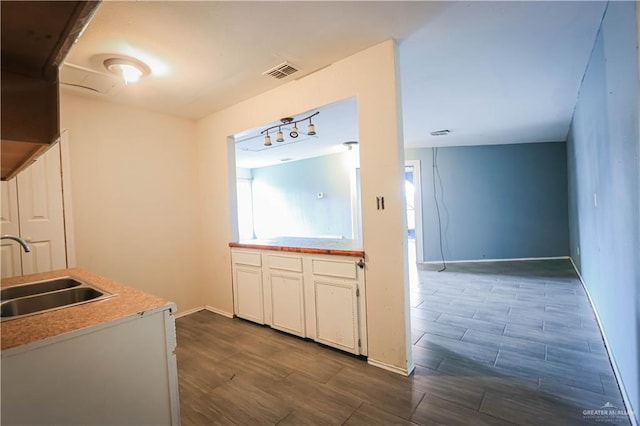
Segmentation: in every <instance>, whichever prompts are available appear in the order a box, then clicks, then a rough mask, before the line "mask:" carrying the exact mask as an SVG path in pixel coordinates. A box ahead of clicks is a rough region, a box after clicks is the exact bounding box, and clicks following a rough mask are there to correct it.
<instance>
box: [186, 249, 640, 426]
mask: <svg viewBox="0 0 640 426" xmlns="http://www.w3.org/2000/svg"><path fill="white" fill-rule="evenodd" d="M411 305H412V307H411V317H412V332H413V359H414V362H415V364H416V369H415V372H414V373H413V375H412V376H410V377H403V376H400V375H397V374H393V373H390V372H387V371H384V370H381V369H379V368H376V367H372V366H369V365H368V364H367V363H366V361H364V360H362V359H361V358H358V357H353V356H350V355H348V354H344V353H342V352H339V351H335V350H332V349H329V348H327V347H324V346H321V345H319V344H316V343H314V342H311V341H308V340H302V339H299V338H296V337H292V336H289V335H287V334H284V333H280V332H277V331H274V330H272V329H270V328H268V327H264V326H260V325H256V324H253V323H250V322H247V321H243V320H240V319H229V318H225V317H222V316H219V315H216V314H213V313H211V312H207V311H200V312H197V313H194V314H191V315H188V316H186V317H183V318H179V319H178V320H176V328H177V334H178V349H177V359H178V374H179V383H180V409H181V418H182V424H183V425H185V426H187V425H209V424H235V425H263V424H264V425H275V424H278V425H324V424H337V425H339V424H344V425H356V424H358V425H401V424H418V425H432V424H444V425H484V424H490V425H508V424H520V425H572V424H596V423H602V422H603V420H606V421H607V422H608V424H627V425H629V424H630V423H629V421H628V419H624V418H622V419H620V418H606V419H604V418H603V417H595V418H589V417H588V416H585V415H584V410H595V409H600V408H601V407H603V406H605V404H607V403H608V404H612V405H614V406H616V407H618V408H620V409H624V404H623V402H622V398H621V395H620V391H619V389H618V386H617V384H616V381H615V378H614V375H613V372H612V368H611V365H610V363H609V360H608V358H607V355H606V352H605V348H604V344H603V342H602V338H601V336H600V333H599V330H598V327H597V324H596V321H595V317H594V314H593V311H592V310H591V307H590V305H589V302H588V300H587V297H586V295H585V293H584V290H583V288H582V286H581V284H580V282H579V280H578V278H577V277H576V275H575V272H574V271H573V269H572V267H571V264H570V263H568V261H527V262H500V263H464V264H453V265H449V266H448V267H447V270H446V271H444V272H436V271H430V270H417V271H414V274H413V277H412V288H411Z"/></svg>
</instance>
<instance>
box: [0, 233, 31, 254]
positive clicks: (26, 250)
mask: <svg viewBox="0 0 640 426" xmlns="http://www.w3.org/2000/svg"><path fill="white" fill-rule="evenodd" d="M5 239H6V240H13V241H17V242H19V243H20V245H21V246H22V248H23V249H24V252H25V253H29V252H30V251H31V248H30V247H29V244H27V242H26V241H25V240H23V239H22V238H20V237H16V236H14V235H9V234H5V235H3V236H1V237H0V240H5Z"/></svg>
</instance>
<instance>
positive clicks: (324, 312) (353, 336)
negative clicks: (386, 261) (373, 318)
mask: <svg viewBox="0 0 640 426" xmlns="http://www.w3.org/2000/svg"><path fill="white" fill-rule="evenodd" d="M362 271H363V270H362V269H361V268H360V267H359V266H358V264H357V263H356V262H355V261H353V260H352V259H350V258H344V259H343V258H340V257H338V256H324V257H318V256H315V257H313V258H311V276H312V282H313V299H314V308H315V321H314V323H315V327H316V329H315V331H316V333H315V340H316V341H318V342H321V343H324V344H326V345H329V346H333V347H335V348H338V349H342V350H344V351H347V352H351V353H355V354H362V355H366V353H367V342H366V337H367V333H366V330H367V328H366V312H365V303H364V300H365V294H364V290H365V286H364V274H363V273H362Z"/></svg>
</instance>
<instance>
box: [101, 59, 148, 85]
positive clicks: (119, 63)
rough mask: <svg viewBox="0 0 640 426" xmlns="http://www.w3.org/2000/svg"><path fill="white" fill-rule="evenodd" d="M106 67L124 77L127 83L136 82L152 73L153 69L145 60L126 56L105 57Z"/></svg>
mask: <svg viewBox="0 0 640 426" xmlns="http://www.w3.org/2000/svg"><path fill="white" fill-rule="evenodd" d="M104 67H105V68H106V69H107V70H108V71H109V72H111V73H113V74H116V75H118V76H120V77H122V79H123V80H124V82H125V84H129V83H135V82H137V81H138V80H140V78H141V77H145V76H147V75H149V74H151V69H150V68H149V67H148V66H147V65H146V64H145V63H144V62H141V61H139V60H137V59H134V58H129V57H124V56H120V57H113V58H108V59H105V60H104Z"/></svg>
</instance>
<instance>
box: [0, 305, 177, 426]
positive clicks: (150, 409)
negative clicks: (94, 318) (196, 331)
mask: <svg viewBox="0 0 640 426" xmlns="http://www.w3.org/2000/svg"><path fill="white" fill-rule="evenodd" d="M97 303H99V302H97ZM175 347H176V335H175V322H174V318H173V316H172V315H171V311H170V310H169V307H162V308H158V309H155V310H149V311H146V312H144V315H142V314H136V315H133V316H129V317H125V318H122V319H119V320H115V321H111V322H107V323H103V324H100V325H96V326H93V327H88V328H83V329H79V330H77V331H74V332H70V333H65V334H62V335H59V336H56V337H52V338H49V339H44V340H41V341H37V342H34V343H30V344H27V345H23V346H18V347H15V348H10V349H6V350H3V351H2V401H1V402H2V424H28V425H38V424H46V425H51V424H59V425H64V424H78V425H80V424H82V425H125V424H127V425H136V424H137V425H143V424H146V425H170V424H173V425H178V424H180V403H179V397H178V373H177V366H176V356H175V353H174V350H175Z"/></svg>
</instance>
